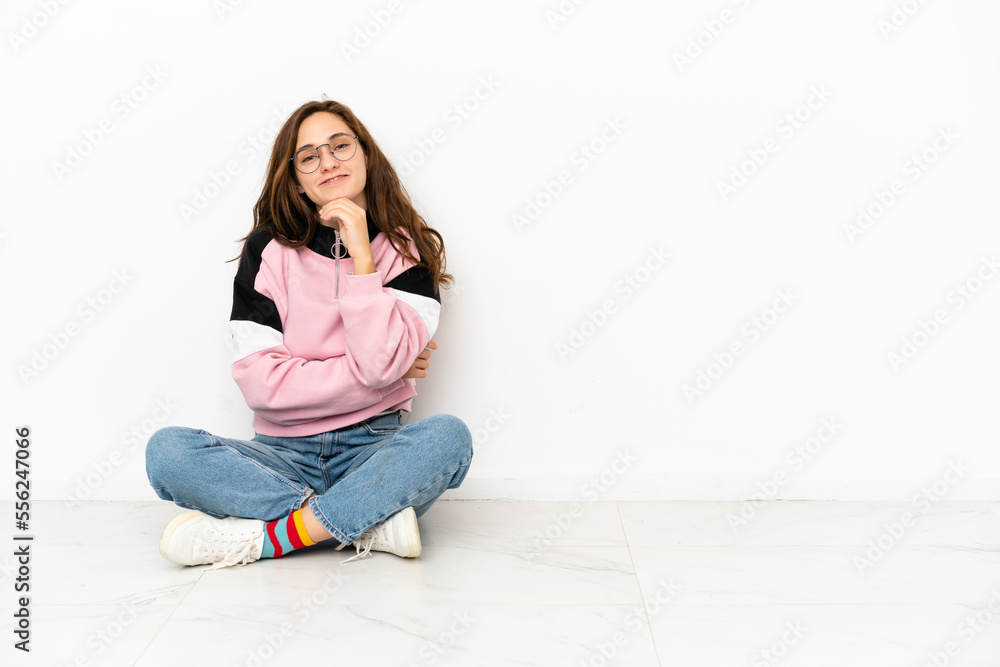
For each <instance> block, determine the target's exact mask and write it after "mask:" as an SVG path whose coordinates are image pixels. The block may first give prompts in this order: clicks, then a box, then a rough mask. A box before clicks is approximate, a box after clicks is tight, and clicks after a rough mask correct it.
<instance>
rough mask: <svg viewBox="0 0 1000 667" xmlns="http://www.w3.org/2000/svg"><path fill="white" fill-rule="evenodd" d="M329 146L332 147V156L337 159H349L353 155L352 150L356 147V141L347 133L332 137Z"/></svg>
mask: <svg viewBox="0 0 1000 667" xmlns="http://www.w3.org/2000/svg"><path fill="white" fill-rule="evenodd" d="M330 148H332V149H333V156H334V157H335V158H337V159H338V160H350V159H351V158H352V157H354V151H356V150H357V149H358V142H357V141H355V140H354V137H349V136H347V135H344V136H340V137H334V139H333V142H332V143H331V144H330Z"/></svg>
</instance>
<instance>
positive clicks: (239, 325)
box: [229, 320, 284, 364]
mask: <svg viewBox="0 0 1000 667" xmlns="http://www.w3.org/2000/svg"><path fill="white" fill-rule="evenodd" d="M229 338H230V341H231V342H232V349H233V363H234V364H235V363H236V362H237V361H239V360H240V359H244V358H246V357H249V356H250V355H251V354H253V353H254V352H260V351H261V350H266V349H268V348H272V347H275V346H276V345H281V344H282V343H283V342H284V337H283V336H282V335H281V332H280V331H277V330H275V329H272V328H271V327H269V326H267V325H264V324H259V323H257V322H252V321H250V320H229Z"/></svg>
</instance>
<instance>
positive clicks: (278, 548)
mask: <svg viewBox="0 0 1000 667" xmlns="http://www.w3.org/2000/svg"><path fill="white" fill-rule="evenodd" d="M264 529H265V531H264V532H265V538H264V548H263V549H262V550H261V554H260V557H261V558H280V557H282V556H284V555H285V554H287V553H288V552H290V551H295V550H296V549H301V548H302V547H308V546H311V545H312V544H314V542H313V541H312V540H311V539H309V533H307V532H306V525H305V523H304V522H303V521H302V510H301V509H297V510H295V511H294V512H292V513H291V514H289V515H288V516H286V517H282V518H281V519H275V520H274V521H269V522H267V523H266V524H264Z"/></svg>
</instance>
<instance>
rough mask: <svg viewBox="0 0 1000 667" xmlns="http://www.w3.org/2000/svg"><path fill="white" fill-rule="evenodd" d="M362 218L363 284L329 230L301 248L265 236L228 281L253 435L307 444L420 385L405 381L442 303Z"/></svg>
mask: <svg viewBox="0 0 1000 667" xmlns="http://www.w3.org/2000/svg"><path fill="white" fill-rule="evenodd" d="M367 220H368V238H369V242H370V243H371V248H372V256H373V258H374V260H375V273H370V274H365V275H360V276H358V275H354V273H353V268H354V260H353V259H352V258H351V256H350V253H349V252H348V251H347V247H346V246H345V245H344V244H343V242H342V241H341V239H340V232H339V231H338V230H336V229H333V228H332V227H327V226H325V225H323V226H320V227H319V229H318V230H317V232H316V235H315V237H314V238H313V239H312V240H311V241H310V242H309V243H308V244H307V245H305V246H302V247H300V248H288V247H286V246H283V245H281V244H280V243H278V241H276V240H274V238H273V237H272V236H271V233H270V230H269V228H268V227H261V228H260V229H257V230H255V231H254V232H253V233H252V234H251V235H250V237H249V238H248V239H247V243H246V245H245V247H244V249H243V255H242V257H241V258H240V264H239V267H238V269H237V272H236V277H235V279H234V283H233V308H232V312H231V314H230V333H231V342H232V350H233V367H232V373H233V379H234V380H235V381H236V384H237V385H238V386H239V388H240V391H241V392H242V393H243V396H244V398H245V399H246V402H247V405H248V406H249V407H250V409H251V410H253V412H254V417H253V427H254V430H255V431H256V432H257V433H260V434H261V435H273V436H285V437H295V436H302V435H314V434H316V433H323V432H325V431H330V430H334V429H337V428H342V427H344V426H350V425H352V424H356V423H358V422H360V421H363V420H365V419H367V418H369V417H371V416H374V415H376V414H380V413H384V412H390V411H395V410H398V409H403V410H406V411H408V412H409V411H410V409H411V406H412V399H413V397H414V396H416V394H417V392H416V381H415V380H414V379H413V378H407V379H403V378H402V375H403V374H404V373H405V372H406V371H407V370H409V368H410V366H412V365H413V362H414V361H415V360H416V358H417V356H418V355H419V354H420V352H421V351H423V349H424V348H425V347H426V346H427V343H428V342H429V341H430V339H431V338H432V337H433V336H434V332H435V331H436V329H437V324H438V318H439V316H440V311H441V299H440V295H439V294H438V293H437V292H435V291H434V289H433V277H432V276H431V274H430V272H429V271H428V270H427V269H426V268H424V267H417V266H415V265H413V264H412V263H410V262H405V263H404V262H403V260H402V257H401V256H400V255H399V253H397V252H396V250H395V249H394V248H393V247H392V245H391V244H390V243H389V239H388V237H387V236H386V235H385V234H383V233H381V232H379V229H378V227H376V226H375V223H374V222H373V220H372V218H371V214H370V213H369V214H368V215H367ZM404 236H406V238H407V240H408V241H409V245H410V252H411V253H412V254H413V256H414V257H419V254H418V252H417V248H416V244H414V243H413V241H412V239H409V236H408V235H407V234H406V232H405V230H404ZM342 271H343V273H344V275H343V276H341V272H342ZM331 274H332V275H331ZM331 288H332V289H331Z"/></svg>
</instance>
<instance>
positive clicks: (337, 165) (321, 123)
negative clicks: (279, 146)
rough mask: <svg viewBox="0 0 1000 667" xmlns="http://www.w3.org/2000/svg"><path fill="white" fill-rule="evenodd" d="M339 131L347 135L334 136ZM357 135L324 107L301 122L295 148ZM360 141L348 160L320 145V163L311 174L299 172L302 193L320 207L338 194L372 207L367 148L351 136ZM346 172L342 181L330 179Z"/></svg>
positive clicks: (297, 187) (317, 144)
mask: <svg viewBox="0 0 1000 667" xmlns="http://www.w3.org/2000/svg"><path fill="white" fill-rule="evenodd" d="M335 134H345V135H347V136H346V137H335V138H333V139H331V138H330V137H331V136H333V135H335ZM353 135H354V133H353V132H351V130H350V128H348V127H347V123H345V122H344V121H343V120H342V119H341V118H340V116H337V115H334V114H332V113H328V112H326V111H320V112H317V113H314V114H312V115H311V116H309V117H308V118H306V119H305V120H303V121H302V124H301V125H299V135H298V139H297V140H296V142H295V150H296V151H298V150H299V149H300V148H302V147H303V146H307V145H309V144H312V146H314V147H315V146H320V145H322V144H330V143H332V146H331V147H335V146H336V145H337V140H338V139H339V140H341V141H343V140H344V139H346V138H349V137H352V136H353ZM351 141H353V142H355V143H356V144H357V145H358V149H357V151H356V152H355V153H354V156H353V157H351V158H350V159H348V160H345V161H341V160H338V159H337V158H335V157H333V155H332V154H331V153H330V151H329V150H328V149H327V147H325V146H324V147H323V148H320V149H319V167H317V169H316V171H314V172H312V173H311V174H303V173H302V172H300V171H296V172H295V177H296V178H297V179H298V185H297V186H296V189H297V190H298V191H299V194H305V195H306V196H307V197H309V199H311V200H312V201H313V203H315V204H316V208H319V207H321V206H323V205H324V204H326V203H327V202H329V201H332V200H334V199H337V198H338V197H347V198H348V199H350V200H351V201H353V202H354V203H355V204H357V205H358V206H360V207H361V208H363V209H365V210H366V211H367V210H368V206H367V201H366V200H365V175H366V171H365V152H364V150H362V148H361V142H359V141H358V140H357V139H351ZM338 176H344V178H341V179H340V180H338V181H334V182H332V183H327V182H326V181H329V180H330V179H331V178H335V177H338Z"/></svg>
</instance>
